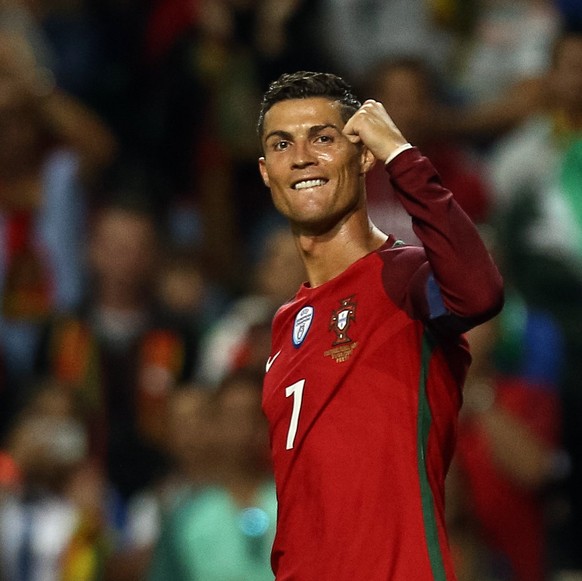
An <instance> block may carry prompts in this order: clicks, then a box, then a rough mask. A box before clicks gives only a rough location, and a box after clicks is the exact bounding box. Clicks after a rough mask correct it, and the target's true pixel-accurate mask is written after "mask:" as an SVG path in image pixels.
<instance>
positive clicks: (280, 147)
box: [272, 139, 289, 151]
mask: <svg viewBox="0 0 582 581" xmlns="http://www.w3.org/2000/svg"><path fill="white" fill-rule="evenodd" d="M272 147H273V150H274V151H284V150H285V149H287V148H288V147H289V142H288V141H285V140H284V139H281V140H280V141H276V142H275V143H273V145H272Z"/></svg>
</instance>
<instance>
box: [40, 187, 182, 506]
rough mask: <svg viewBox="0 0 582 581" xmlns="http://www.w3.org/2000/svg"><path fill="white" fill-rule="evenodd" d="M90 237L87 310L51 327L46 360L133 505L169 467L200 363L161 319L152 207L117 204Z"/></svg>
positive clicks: (123, 495) (44, 366)
mask: <svg viewBox="0 0 582 581" xmlns="http://www.w3.org/2000/svg"><path fill="white" fill-rule="evenodd" d="M128 197H129V194H128ZM89 238H90V240H89V266H90V269H91V273H90V274H91V287H90V293H89V294H88V296H87V297H86V301H85V306H84V308H83V309H81V310H80V311H79V312H72V313H67V314H65V315H63V316H60V317H57V318H56V319H55V320H54V321H52V322H51V324H50V325H49V326H48V329H47V333H46V337H45V342H44V346H43V349H42V353H41V356H40V358H39V359H40V365H41V369H44V370H48V371H50V372H52V373H53V374H55V375H56V376H57V377H58V378H59V379H61V380H62V381H64V382H67V383H68V384H69V385H71V386H72V388H73V389H77V390H79V392H80V393H81V394H82V397H83V402H84V404H85V407H86V413H87V414H88V416H89V418H90V425H91V445H92V450H93V451H95V452H96V453H97V455H98V457H99V458H100V459H101V460H102V461H103V462H104V463H105V466H106V474H107V477H108V478H109V480H110V481H111V483H112V484H113V486H114V487H115V489H116V490H117V491H118V493H119V494H120V495H121V499H122V500H123V501H124V502H125V501H127V499H129V498H130V497H131V496H132V495H133V494H134V493H135V492H137V491H138V490H141V489H142V488H143V487H144V486H147V485H148V484H149V483H150V482H151V481H152V479H153V478H154V477H155V476H157V475H159V474H160V473H161V471H162V470H163V467H164V454H163V444H162V443H163V439H164V433H165V424H164V418H165V416H164V413H165V412H164V410H165V409H166V405H167V401H168V396H169V393H170V391H171V389H172V388H173V387H174V385H175V384H176V382H179V381H183V380H185V379H187V378H188V376H189V372H190V370H191V369H192V367H193V364H192V357H191V354H190V353H189V351H188V346H189V345H188V343H187V341H185V339H184V337H183V336H182V335H181V334H180V333H179V332H177V331H176V330H174V329H172V328H169V327H168V326H167V325H163V324H162V323H160V321H159V319H158V313H157V307H156V304H155V301H154V299H153V297H154V292H155V291H154V287H155V282H154V281H155V276H156V273H157V269H158V265H159V263H158V261H159V246H160V237H159V232H158V229H157V222H156V220H155V219H154V217H153V216H152V215H151V214H150V213H149V210H148V208H147V207H144V206H143V205H142V202H141V201H140V200H139V199H137V200H136V201H131V200H129V199H126V200H125V201H118V202H112V203H110V205H107V206H105V207H103V208H101V209H100V210H99V211H98V212H97V214H96V216H95V218H94V222H93V223H92V227H91V230H90V235H89Z"/></svg>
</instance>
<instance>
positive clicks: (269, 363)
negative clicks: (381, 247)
mask: <svg viewBox="0 0 582 581" xmlns="http://www.w3.org/2000/svg"><path fill="white" fill-rule="evenodd" d="M279 355H281V350H279V351H277V353H275V355H273V357H269V359H267V363H266V364H265V373H268V372H269V369H271V367H272V366H273V363H275V359H277V357H279Z"/></svg>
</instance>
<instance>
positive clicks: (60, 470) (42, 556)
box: [0, 380, 108, 581]
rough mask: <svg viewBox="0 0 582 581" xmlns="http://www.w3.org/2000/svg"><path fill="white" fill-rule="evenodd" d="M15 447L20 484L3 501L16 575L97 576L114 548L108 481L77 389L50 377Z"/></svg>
mask: <svg viewBox="0 0 582 581" xmlns="http://www.w3.org/2000/svg"><path fill="white" fill-rule="evenodd" d="M6 449H7V452H8V453H9V454H10V456H11V457H12V459H13V461H14V463H15V465H16V467H17V468H18V471H19V481H18V484H17V485H16V486H15V487H13V488H12V489H11V490H10V491H9V492H8V493H7V494H6V495H5V497H4V499H3V502H2V504H0V564H1V569H2V572H3V573H5V574H6V575H7V576H6V579H10V580H11V581H63V580H65V581H73V580H75V581H97V579H99V575H100V572H101V571H102V567H103V563H104V559H105V557H106V553H107V542H108V528H107V522H106V512H107V511H106V501H107V499H106V483H105V481H104V479H103V475H102V473H101V472H100V471H99V470H98V469H97V468H96V467H95V466H94V465H93V464H91V463H90V458H89V457H88V447H87V433H86V428H85V425H84V424H83V421H82V419H81V416H80V415H79V413H78V410H77V409H76V404H75V399H74V397H73V396H72V394H71V392H70V391H67V390H65V389H64V388H63V386H61V385H58V383H56V382H54V381H53V380H47V381H46V382H45V383H42V384H41V385H40V386H39V387H38V388H37V389H36V391H35V393H34V395H33V396H32V398H31V399H30V400H29V401H28V402H27V403H26V404H25V407H24V408H23V410H22V412H21V414H20V415H19V416H18V417H17V418H16V419H15V421H14V423H13V427H12V430H11V432H10V435H9V438H8V441H7V448H6Z"/></svg>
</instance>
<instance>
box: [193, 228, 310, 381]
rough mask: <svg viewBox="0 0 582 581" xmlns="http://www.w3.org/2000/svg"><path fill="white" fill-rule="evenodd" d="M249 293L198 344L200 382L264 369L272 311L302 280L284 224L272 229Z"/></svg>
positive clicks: (291, 294) (297, 261) (302, 274)
mask: <svg viewBox="0 0 582 581" xmlns="http://www.w3.org/2000/svg"><path fill="white" fill-rule="evenodd" d="M260 253H261V256H260V257H259V260H258V261H257V263H256V265H255V268H254V271H253V276H252V277H250V278H251V280H250V288H249V291H248V292H247V293H246V294H244V295H243V296H242V297H240V298H239V299H237V300H236V301H234V303H233V304H232V305H231V307H230V308H229V309H228V310H227V312H226V313H225V314H224V315H223V316H222V317H221V318H220V319H218V320H217V321H216V322H215V324H214V325H213V326H212V327H211V328H210V329H209V331H208V333H207V334H206V335H205V337H204V339H203V342H202V351H201V358H200V363H199V367H198V374H199V377H200V379H201V381H202V382H203V383H209V384H211V385H217V384H218V383H220V381H222V379H223V378H224V377H225V376H227V375H228V374H229V373H230V372H232V371H234V370H235V369H237V368H239V367H243V366H250V365H251V362H252V366H253V367H255V368H256V367H257V366H260V367H261V368H262V367H263V365H264V362H265V361H266V360H267V357H268V356H269V348H270V327H271V319H272V315H273V313H274V312H275V310H276V308H277V307H278V306H279V305H280V304H282V303H283V302H286V301H288V300H289V299H290V298H291V297H292V296H293V295H294V293H295V292H296V289H297V287H298V285H299V284H301V282H302V281H303V279H304V276H305V271H304V269H303V266H302V264H301V262H300V260H299V259H298V257H297V252H296V249H295V243H294V241H293V237H292V235H291V233H290V232H289V230H288V228H287V227H286V226H283V227H281V226H277V227H274V228H273V229H272V230H270V231H269V232H268V233H267V234H266V236H265V238H264V240H263V244H262V248H261V251H260Z"/></svg>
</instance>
